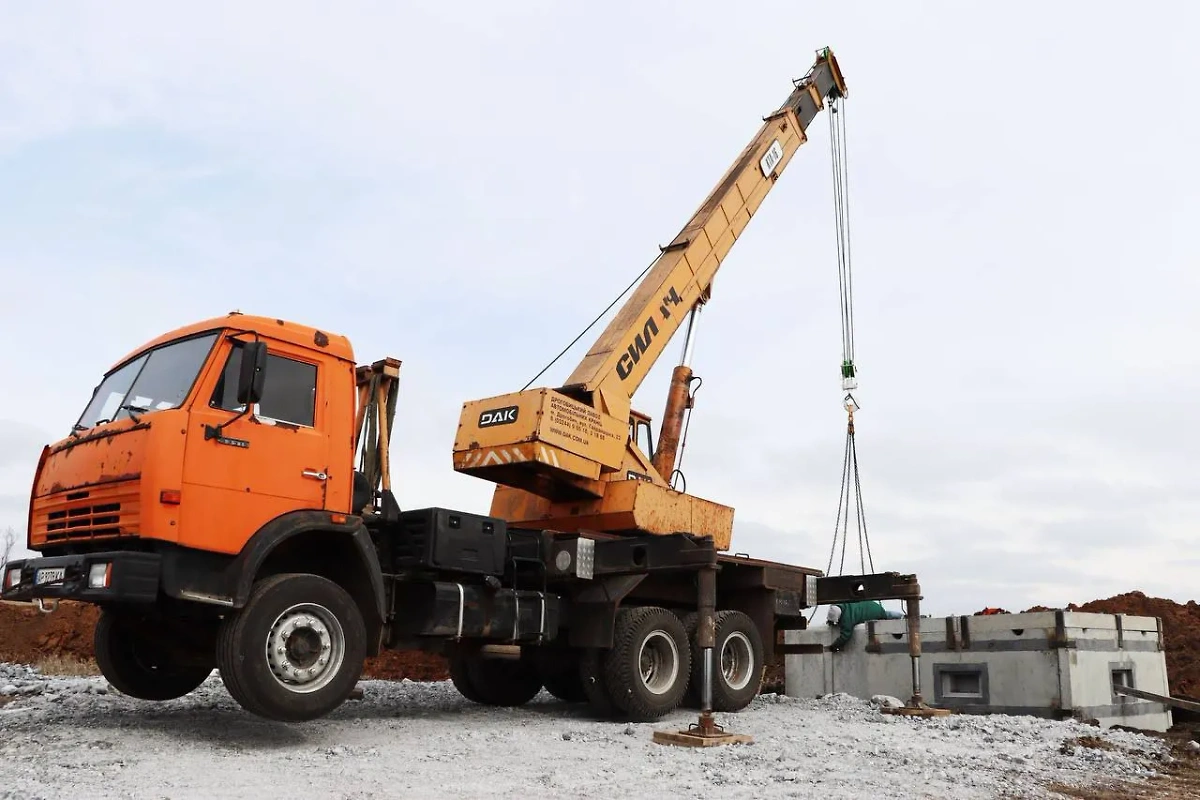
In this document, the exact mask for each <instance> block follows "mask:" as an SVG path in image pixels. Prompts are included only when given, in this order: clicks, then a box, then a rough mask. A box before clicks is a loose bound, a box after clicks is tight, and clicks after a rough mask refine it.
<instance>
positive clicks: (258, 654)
mask: <svg viewBox="0 0 1200 800" xmlns="http://www.w3.org/2000/svg"><path fill="white" fill-rule="evenodd" d="M366 641H367V634H366V627H365V625H364V623H363V618H362V613H361V612H360V611H359V609H358V606H357V605H356V604H355V602H354V600H353V598H351V597H350V595H349V594H348V593H347V592H346V590H345V589H343V588H342V587H341V586H338V585H337V584H336V583H334V582H333V581H331V580H329V579H327V578H322V577H321V576H319V575H309V574H286V575H273V576H271V577H268V578H264V579H262V580H261V581H259V582H258V583H256V584H255V586H254V589H253V590H252V591H251V593H250V600H249V601H248V602H247V603H246V607H245V608H243V609H241V610H240V611H239V612H237V613H235V614H232V615H230V616H229V617H226V619H225V621H224V622H223V623H222V625H221V631H220V634H219V636H218V640H217V666H218V667H219V668H220V670H221V679H222V680H223V681H224V682H225V686H226V688H227V689H229V693H230V694H231V695H233V698H234V699H235V700H237V702H238V703H239V704H240V705H241V706H242V707H243V708H245V709H246V710H247V711H250V712H252V713H254V714H258V715H259V716H263V717H268V718H271V719H278V720H285V721H289V722H299V721H303V720H310V719H316V718H318V717H322V716H324V715H326V714H328V713H329V712H331V711H333V710H334V709H335V708H337V707H338V706H340V705H341V704H342V703H343V702H344V701H345V700H346V698H347V697H348V696H349V695H350V692H351V691H353V689H354V685H355V683H357V681H358V678H359V676H360V675H361V674H362V665H363V658H364V657H365V654H366Z"/></svg>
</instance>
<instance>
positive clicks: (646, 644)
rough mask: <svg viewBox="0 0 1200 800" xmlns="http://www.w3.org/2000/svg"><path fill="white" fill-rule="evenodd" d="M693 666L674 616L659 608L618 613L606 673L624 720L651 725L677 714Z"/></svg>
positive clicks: (631, 609) (615, 703)
mask: <svg viewBox="0 0 1200 800" xmlns="http://www.w3.org/2000/svg"><path fill="white" fill-rule="evenodd" d="M691 663H692V655H691V648H690V646H689V643H688V637H687V632H686V631H685V630H684V627H683V623H682V622H681V621H680V620H679V618H678V617H677V616H675V614H673V613H672V612H670V611H668V610H667V609H665V608H658V607H655V606H643V607H640V608H625V609H621V610H620V611H619V612H617V619H616V625H615V629H614V632H613V647H612V649H610V650H609V651H608V652H607V653H605V654H604V658H603V671H604V683H605V684H606V688H607V690H608V695H609V697H610V698H611V700H612V703H613V705H614V706H615V707H616V708H617V710H618V711H619V712H621V715H622V716H624V717H626V718H628V719H632V720H635V721H640V722H648V721H650V720H654V719H658V718H659V717H661V716H663V715H664V714H667V713H669V712H671V711H673V710H675V709H676V708H677V707H678V706H679V704H680V702H681V701H682V700H683V695H684V692H685V691H686V689H687V685H688V677H689V675H690V672H691Z"/></svg>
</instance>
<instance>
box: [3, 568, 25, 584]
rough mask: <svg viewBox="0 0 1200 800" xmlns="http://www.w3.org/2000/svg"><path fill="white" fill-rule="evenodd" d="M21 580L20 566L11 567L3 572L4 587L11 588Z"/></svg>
mask: <svg viewBox="0 0 1200 800" xmlns="http://www.w3.org/2000/svg"><path fill="white" fill-rule="evenodd" d="M20 582H21V568H20V567H13V568H12V569H10V570H7V571H6V572H5V573H4V588H5V589H11V588H13V587H14V586H16V585H17V584H18V583H20Z"/></svg>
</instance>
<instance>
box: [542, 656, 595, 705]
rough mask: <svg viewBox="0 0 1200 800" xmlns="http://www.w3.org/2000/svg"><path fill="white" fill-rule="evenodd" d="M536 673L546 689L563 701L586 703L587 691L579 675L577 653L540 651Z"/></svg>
mask: <svg viewBox="0 0 1200 800" xmlns="http://www.w3.org/2000/svg"><path fill="white" fill-rule="evenodd" d="M537 663H538V674H539V675H540V676H541V678H542V685H543V686H545V687H546V691H547V692H549V693H550V694H552V695H554V696H555V697H557V698H558V699H559V700H562V701H563V702H564V703H586V702H587V699H588V697H587V693H586V692H584V690H583V680H582V679H581V678H580V675H579V653H577V652H574V651H570V650H568V651H565V652H558V653H542V654H541V656H540V658H538V662H537Z"/></svg>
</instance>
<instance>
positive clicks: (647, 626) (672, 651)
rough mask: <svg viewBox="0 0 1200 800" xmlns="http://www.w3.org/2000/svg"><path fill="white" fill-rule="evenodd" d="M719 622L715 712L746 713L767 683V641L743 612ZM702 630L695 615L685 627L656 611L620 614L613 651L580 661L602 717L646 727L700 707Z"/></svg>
mask: <svg viewBox="0 0 1200 800" xmlns="http://www.w3.org/2000/svg"><path fill="white" fill-rule="evenodd" d="M714 616H715V620H714V622H715V624H716V647H715V648H714V650H713V659H714V662H715V663H714V665H713V672H712V690H713V698H712V699H713V710H714V711H726V712H734V711H740V710H741V709H743V708H745V707H746V706H747V705H749V703H750V701H752V700H753V699H754V697H755V695H757V694H758V690H759V687H760V685H761V683H762V673H763V647H762V639H761V636H760V635H759V633H758V629H757V628H756V627H755V626H754V624H753V621H752V620H751V619H750V618H749V617H748V616H746V615H745V614H743V613H742V612H740V611H721V612H719V613H717V614H716V615H714ZM695 628H696V615H695V614H688V615H685V616H684V618H683V619H680V618H679V617H677V616H676V615H675V614H674V613H672V612H671V611H668V610H667V609H664V608H657V607H653V606H644V607H638V608H625V609H621V610H620V611H618V612H617V619H616V629H615V631H614V637H613V647H612V648H610V649H608V650H588V651H585V652H584V653H583V655H582V657H581V659H580V676H581V678H582V680H583V686H584V690H585V691H586V693H587V697H588V701H589V702H590V704H591V706H592V708H593V710H594V711H595V712H596V714H597V715H599V716H603V717H620V718H624V719H629V720H633V721H643V722H646V721H650V720H654V719H658V718H659V717H662V716H663V715H665V714H668V713H670V712H671V711H673V710H675V709H676V708H678V707H679V706H680V705H684V704H686V705H688V706H694V707H698V706H699V704H700V703H699V700H700V691H701V688H700V687H701V686H702V681H703V675H704V665H703V654H704V651H703V650H701V649H700V648H699V647H698V646H697V644H696V636H695Z"/></svg>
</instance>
